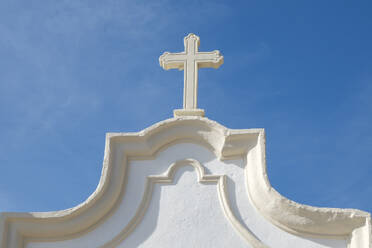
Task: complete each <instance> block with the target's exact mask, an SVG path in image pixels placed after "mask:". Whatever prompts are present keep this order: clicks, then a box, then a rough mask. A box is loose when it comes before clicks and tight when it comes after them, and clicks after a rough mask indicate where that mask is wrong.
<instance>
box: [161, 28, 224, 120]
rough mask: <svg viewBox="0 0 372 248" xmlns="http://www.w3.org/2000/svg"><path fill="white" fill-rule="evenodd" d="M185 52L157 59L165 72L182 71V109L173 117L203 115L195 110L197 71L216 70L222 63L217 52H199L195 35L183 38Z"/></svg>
mask: <svg viewBox="0 0 372 248" xmlns="http://www.w3.org/2000/svg"><path fill="white" fill-rule="evenodd" d="M184 45H185V51H183V52H179V53H170V52H165V53H163V55H161V56H160V57H159V62H160V66H161V67H163V68H164V69H165V70H169V69H179V70H184V90H183V109H182V110H176V111H175V115H202V116H203V115H204V111H203V110H201V109H197V95H198V89H197V88H198V69H199V68H206V67H212V68H216V69H217V68H218V67H219V66H220V65H222V63H223V56H222V55H220V52H219V51H218V50H215V51H213V52H199V51H198V47H199V45H200V39H199V37H198V36H196V35H195V34H189V35H188V36H186V37H185V38H184Z"/></svg>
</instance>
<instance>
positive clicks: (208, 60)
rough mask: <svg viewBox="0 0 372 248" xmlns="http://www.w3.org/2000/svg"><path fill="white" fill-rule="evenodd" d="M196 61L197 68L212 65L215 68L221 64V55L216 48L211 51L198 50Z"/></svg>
mask: <svg viewBox="0 0 372 248" xmlns="http://www.w3.org/2000/svg"><path fill="white" fill-rule="evenodd" d="M196 61H197V63H198V67H199V68H207V67H212V68H215V69H217V68H218V67H220V65H222V64H223V56H222V55H221V53H220V51H218V50H215V51H213V52H198V53H197V55H196Z"/></svg>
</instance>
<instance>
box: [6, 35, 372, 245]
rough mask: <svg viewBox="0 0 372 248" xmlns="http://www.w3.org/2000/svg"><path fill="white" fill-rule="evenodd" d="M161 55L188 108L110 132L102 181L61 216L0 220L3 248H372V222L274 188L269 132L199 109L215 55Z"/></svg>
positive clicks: (193, 51) (189, 51)
mask: <svg viewBox="0 0 372 248" xmlns="http://www.w3.org/2000/svg"><path fill="white" fill-rule="evenodd" d="M184 45H185V51H183V52H179V53H168V52H166V53H164V54H163V55H162V56H160V58H159V61H160V65H161V66H162V67H163V68H164V69H173V68H177V69H181V70H184V104H183V109H179V110H175V111H174V117H173V118H170V119H167V120H164V121H161V122H159V123H156V124H154V125H153V126H151V127H149V128H147V129H145V130H142V131H140V132H136V133H108V134H107V135H106V146H105V155H104V161H103V169H102V175H101V179H100V182H99V184H98V186H97V189H96V190H95V192H94V193H93V194H92V195H91V196H90V197H89V198H88V199H87V200H86V201H84V202H83V203H81V204H80V205H78V206H76V207H74V208H71V209H67V210H62V211H55V212H45V213H44V212H35V213H1V217H0V247H1V248H62V247H64V248H66V247H68V248H82V247H83V248H98V247H100V248H111V247H112V248H114V247H115V248H116V247H118V248H124V247H126V248H127V247H129V248H130V247H133V248H134V247H143V248H145V247H162V248H167V247H214V248H218V247H221V248H222V247H234V248H239V247H251V248H261V247H273V248H288V247H289V248H325V247H332V248H372V245H371V242H372V241H371V240H372V238H371V218H370V214H369V213H367V212H363V211H360V210H355V209H337V208H318V207H312V206H307V205H302V204H299V203H296V202H293V201H291V200H289V199H287V198H285V197H284V196H282V195H280V194H279V193H278V192H277V191H276V190H275V189H274V188H273V187H272V186H271V184H270V182H269V180H268V176H267V171H266V160H265V132H264V130H263V129H244V130H234V129H228V128H226V127H224V126H222V125H220V124H219V123H217V122H215V121H212V120H210V119H208V118H206V117H205V116H204V115H205V114H204V110H202V109H198V108H197V84H198V75H197V72H198V69H199V68H202V67H213V68H218V67H219V66H221V65H222V63H223V56H222V55H221V54H220V53H219V52H218V51H213V52H199V51H198V46H199V37H198V36H196V35H194V34H190V35H188V36H186V37H185V39H184Z"/></svg>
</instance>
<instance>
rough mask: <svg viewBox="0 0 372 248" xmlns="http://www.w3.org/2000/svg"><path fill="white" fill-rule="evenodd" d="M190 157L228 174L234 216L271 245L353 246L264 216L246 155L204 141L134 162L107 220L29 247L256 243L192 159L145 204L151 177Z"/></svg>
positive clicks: (157, 187)
mask: <svg viewBox="0 0 372 248" xmlns="http://www.w3.org/2000/svg"><path fill="white" fill-rule="evenodd" d="M189 158H192V159H195V160H197V161H199V162H200V164H201V165H202V166H204V168H205V175H226V177H227V179H226V188H227V198H228V202H229V206H230V208H231V211H232V213H233V215H234V216H235V218H236V220H238V221H239V222H240V223H241V225H242V226H243V227H244V228H246V230H248V231H249V232H250V233H251V234H252V235H253V236H255V237H257V239H258V240H260V241H261V242H262V243H263V244H265V245H266V246H267V247H301V248H324V247H332V248H333V247H334V248H346V247H347V242H346V240H330V239H315V238H309V237H301V236H296V235H293V234H290V233H287V232H285V231H283V230H282V229H280V228H278V227H276V226H275V225H273V224H271V223H270V222H269V221H268V220H266V219H265V218H264V217H262V215H261V214H260V213H259V212H258V211H257V210H256V209H255V207H254V206H253V205H252V203H251V201H250V199H249V196H248V193H247V190H246V184H245V174H244V166H245V164H246V162H245V159H244V158H237V159H234V160H224V161H220V160H219V159H218V158H216V156H215V154H214V153H213V152H211V151H210V150H208V149H207V148H205V147H204V146H201V145H199V144H194V143H178V144H174V145H172V146H170V147H168V148H166V149H165V150H162V151H160V152H158V153H157V155H156V157H155V158H154V159H149V160H133V161H130V163H129V166H128V175H127V183H126V185H125V187H126V189H125V192H124V194H123V197H122V198H121V199H120V204H119V205H118V207H117V208H116V209H114V210H113V213H111V215H110V216H109V217H108V218H106V220H105V221H104V222H103V223H101V225H98V226H97V227H96V228H94V229H92V230H91V231H90V232H88V233H85V234H84V235H82V236H80V237H76V238H73V239H70V240H63V241H54V242H32V243H29V244H28V245H27V248H46V247H48V248H62V247H69V248H75V247H76V248H77V247H79V248H81V247H143V248H145V247H217V248H218V247H254V246H252V245H250V241H249V240H246V239H245V238H244V237H243V236H242V235H240V234H239V233H238V232H237V231H236V228H234V226H233V225H232V223H231V221H230V220H229V218H228V217H227V216H226V211H224V210H223V208H222V206H221V199H219V196H220V195H219V194H218V186H217V183H215V182H214V183H213V182H209V183H200V182H198V176H200V175H199V174H198V173H197V170H196V169H195V168H194V167H192V166H190V165H187V163H186V164H185V166H181V167H180V168H178V169H177V170H176V172H175V176H174V180H173V183H169V182H167V183H154V184H153V191H152V197H151V198H149V202H148V207H147V208H146V205H147V204H142V206H141V201H142V198H143V196H144V192H145V189H146V180H147V177H148V176H151V175H164V173H165V172H167V170H168V168H169V167H170V165H171V164H173V163H174V162H176V161H179V160H183V159H189ZM116 161H120V160H119V159H117V160H116ZM248 173H249V172H248ZM142 203H143V202H142ZM144 206H145V208H144V210H146V211H143V212H141V211H139V212H140V214H138V209H139V208H140V209H141V207H144ZM136 213H137V218H136V217H135V216H136ZM141 213H143V214H144V216H143V218H141ZM133 218H134V221H133ZM133 223H135V224H133ZM129 227H131V228H129ZM128 234H129V235H128ZM262 247H264V246H262Z"/></svg>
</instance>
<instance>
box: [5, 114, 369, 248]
mask: <svg viewBox="0 0 372 248" xmlns="http://www.w3.org/2000/svg"><path fill="white" fill-rule="evenodd" d="M183 141H192V142H194V143H198V144H201V145H203V146H205V147H207V148H209V149H210V150H211V151H213V152H214V154H215V155H216V157H217V158H219V159H221V160H223V159H231V158H235V157H241V156H243V157H245V156H246V158H247V160H246V161H247V165H246V168H245V175H246V183H247V190H248V194H249V196H250V198H251V200H252V202H253V203H254V205H255V207H256V208H257V210H258V211H259V212H260V213H261V214H262V215H263V216H265V217H266V218H267V219H268V220H269V221H270V222H272V223H273V224H275V225H276V226H278V227H280V228H281V229H283V230H285V231H288V232H291V233H294V234H296V235H301V236H313V237H320V238H327V237H328V238H349V248H371V247H372V246H371V218H370V214H369V213H367V212H363V211H360V210H354V209H336V208H317V207H311V206H306V205H302V204H298V203H295V202H293V201H291V200H289V199H287V198H285V197H283V196H282V195H280V194H279V193H278V192H277V191H276V190H275V189H273V188H272V187H271V185H270V182H269V180H268V177H267V171H266V160H265V135H264V130H263V129H246V130H231V129H227V128H225V127H223V126H221V125H220V124H218V123H217V122H214V121H211V120H209V119H207V118H203V117H196V116H190V117H177V118H172V119H168V120H165V121H162V122H159V123H157V124H155V125H153V126H151V127H149V128H147V129H145V130H143V131H141V132H137V133H108V134H107V135H106V146H105V155H104V161H103V169H102V175H101V178H100V182H99V184H98V186H97V188H96V190H95V191H94V193H93V194H92V195H91V196H90V197H89V198H88V199H87V200H86V201H84V202H83V203H81V204H79V205H78V206H76V207H74V208H71V209H67V210H62V211H55V212H43V213H35V212H32V213H2V214H1V215H0V235H1V236H0V238H1V240H0V247H1V248H23V247H25V245H26V243H27V242H31V241H32V242H35V241H50V240H65V239H71V238H72V237H76V235H78V236H79V235H82V234H84V233H86V232H88V231H90V230H92V229H93V228H95V227H96V226H98V225H99V224H100V223H101V222H102V221H103V220H104V219H105V218H107V217H108V216H109V215H110V214H111V213H112V211H114V210H115V208H116V206H117V205H118V202H119V201H120V198H121V196H122V194H123V190H124V188H125V178H126V173H127V165H128V161H129V160H133V159H149V158H152V157H154V156H155V155H156V153H157V152H159V151H160V150H162V149H165V148H166V147H168V146H171V145H172V144H175V143H178V142H183ZM181 164H182V163H181ZM193 164H194V166H196V168H197V167H198V166H197V165H195V163H193ZM176 167H177V166H175V168H176ZM172 168H173V167H172V166H171V167H170V171H168V172H169V176H170V177H171V174H172V170H173V169H172ZM200 168H201V167H200ZM200 168H199V167H198V169H197V171H198V170H200ZM198 173H201V172H200V171H199V172H198ZM200 175H201V174H200ZM204 177H206V176H204ZM152 178H153V179H151V180H150V181H153V180H155V179H156V180H160V179H159V178H156V177H155V178H154V177H152ZM164 180H165V179H164ZM165 181H166V180H165ZM217 184H218V185H220V186H219V191H220V192H222V193H220V194H222V195H223V194H226V193H223V192H224V190H225V189H224V187H223V185H224V184H223V183H219V182H218V183H217ZM221 185H222V186H221ZM222 206H223V207H224V211H225V214H226V215H227V216H228V218H230V221H231V223H235V222H236V223H235V224H233V225H235V226H234V227H235V228H236V229H237V231H238V232H240V233H241V234H242V235H243V237H244V235H246V237H249V236H250V235H251V233H249V232H248V231H247V230H246V229H245V228H244V227H242V226H241V225H240V223H239V222H238V221H237V220H236V219H235V217H234V216H233V215H231V216H230V217H229V206H228V204H227V203H226V206H225V204H224V201H223V200H222ZM134 226H135V225H134ZM244 230H245V231H244ZM247 239H248V240H249V242H255V241H252V240H253V239H250V238H247ZM252 244H253V243H252ZM257 244H258V245H257V246H256V247H263V246H259V243H257Z"/></svg>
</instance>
